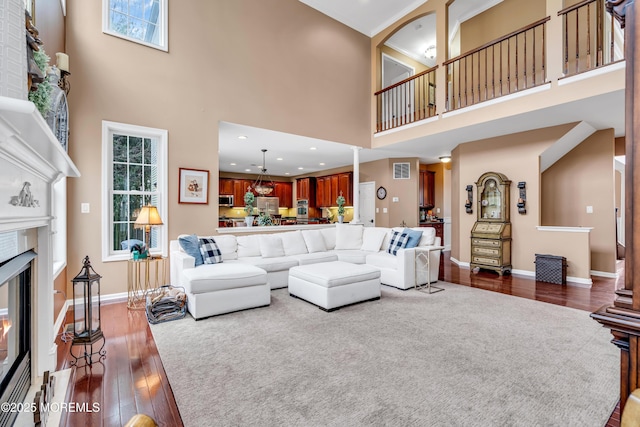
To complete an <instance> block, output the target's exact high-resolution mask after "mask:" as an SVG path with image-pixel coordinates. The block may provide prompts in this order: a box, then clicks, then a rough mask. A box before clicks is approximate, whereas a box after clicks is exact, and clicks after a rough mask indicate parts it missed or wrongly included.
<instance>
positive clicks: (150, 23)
mask: <svg viewBox="0 0 640 427" xmlns="http://www.w3.org/2000/svg"><path fill="white" fill-rule="evenodd" d="M167 1H168V0H102V31H103V32H104V33H106V34H111V35H113V36H117V37H122V38H123V39H127V40H130V41H133V42H136V43H140V44H143V45H145V46H149V47H153V48H156V49H160V50H164V51H167V50H168V46H167Z"/></svg>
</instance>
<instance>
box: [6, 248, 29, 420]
mask: <svg viewBox="0 0 640 427" xmlns="http://www.w3.org/2000/svg"><path fill="white" fill-rule="evenodd" d="M35 257H36V254H35V252H33V251H27V252H25V253H23V254H20V255H18V256H16V257H14V258H12V259H10V260H8V261H5V262H3V263H2V264H0V404H3V403H5V402H9V403H12V402H15V403H20V402H22V401H23V400H24V398H25V396H26V394H27V391H28V390H29V387H30V386H31V267H32V261H33V260H34V258H35ZM15 416H17V413H16V412H13V413H12V412H9V411H7V412H4V411H0V426H4V425H11V424H12V423H13V421H14V418H15Z"/></svg>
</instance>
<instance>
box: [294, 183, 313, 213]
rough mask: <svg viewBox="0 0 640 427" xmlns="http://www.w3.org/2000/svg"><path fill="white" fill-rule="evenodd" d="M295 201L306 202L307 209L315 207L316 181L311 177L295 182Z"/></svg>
mask: <svg viewBox="0 0 640 427" xmlns="http://www.w3.org/2000/svg"><path fill="white" fill-rule="evenodd" d="M296 199H298V200H308V201H309V207H315V206H316V179H315V178H313V177H308V178H299V179H297V180H296Z"/></svg>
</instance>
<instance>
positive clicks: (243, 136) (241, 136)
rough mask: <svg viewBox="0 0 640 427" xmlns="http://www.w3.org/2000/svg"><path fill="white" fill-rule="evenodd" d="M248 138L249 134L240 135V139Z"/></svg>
mask: <svg viewBox="0 0 640 427" xmlns="http://www.w3.org/2000/svg"><path fill="white" fill-rule="evenodd" d="M247 138H248V136H247V135H240V136H239V137H238V139H247Z"/></svg>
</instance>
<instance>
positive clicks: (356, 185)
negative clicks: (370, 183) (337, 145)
mask: <svg viewBox="0 0 640 427" xmlns="http://www.w3.org/2000/svg"><path fill="white" fill-rule="evenodd" d="M351 149H352V150H353V219H352V220H351V224H360V150H362V147H351Z"/></svg>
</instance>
